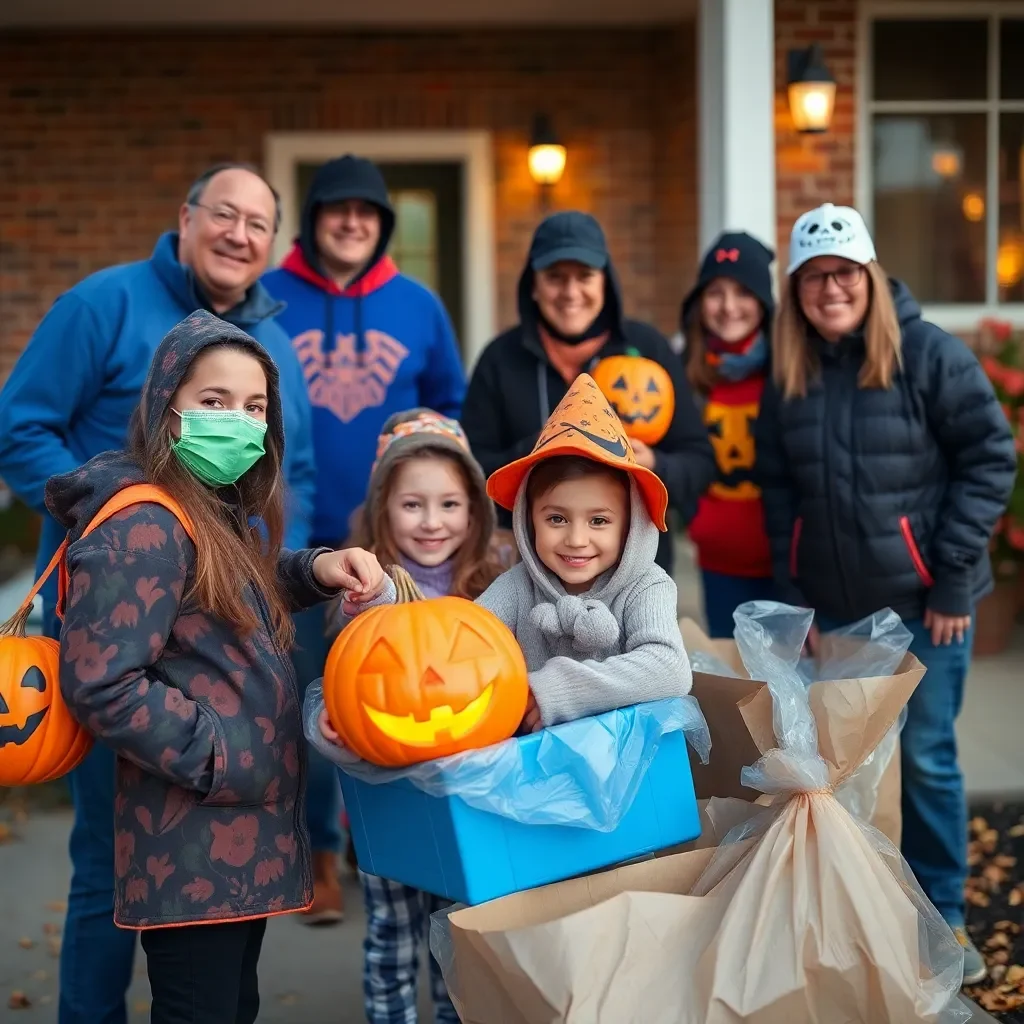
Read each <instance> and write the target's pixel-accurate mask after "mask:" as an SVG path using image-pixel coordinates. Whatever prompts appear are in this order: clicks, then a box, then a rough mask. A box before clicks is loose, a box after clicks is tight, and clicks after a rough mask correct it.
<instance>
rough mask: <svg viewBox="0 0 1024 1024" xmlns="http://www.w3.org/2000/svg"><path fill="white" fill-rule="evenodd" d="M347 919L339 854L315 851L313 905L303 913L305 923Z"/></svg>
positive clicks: (317, 923)
mask: <svg viewBox="0 0 1024 1024" xmlns="http://www.w3.org/2000/svg"><path fill="white" fill-rule="evenodd" d="M344 920H345V900H344V897H343V895H342V892H341V883H340V882H339V881H338V855H337V854H336V853H334V852H333V851H331V850H314V851H313V905H312V906H311V907H310V908H309V910H307V911H306V912H305V913H304V914H303V915H302V921H303V924H311V925H324V924H339V923H340V922H341V921H344Z"/></svg>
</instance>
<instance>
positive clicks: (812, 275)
mask: <svg viewBox="0 0 1024 1024" xmlns="http://www.w3.org/2000/svg"><path fill="white" fill-rule="evenodd" d="M863 276H864V268H863V267H862V266H861V265H860V264H859V263H851V264H850V265H848V266H845V267H840V268H839V269H838V270H829V271H825V272H821V271H808V272H807V273H806V274H799V275H797V284H799V285H800V287H801V288H804V289H806V290H807V291H809V292H820V291H821V290H822V289H823V288H824V287H825V285H827V284H828V279H829V278H832V280H833V281H835V283H836V284H837V285H839V287H840V288H853V287H855V286H856V285H857V284H858V283H859V282H860V279H861V278H862V277H863Z"/></svg>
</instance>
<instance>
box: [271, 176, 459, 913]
mask: <svg viewBox="0 0 1024 1024" xmlns="http://www.w3.org/2000/svg"><path fill="white" fill-rule="evenodd" d="M394 229H395V214H394V210H393V209H392V207H391V201H390V199H389V198H388V189H387V185H386V184H385V182H384V177H383V175H382V174H381V172H380V170H379V168H378V167H376V165H374V164H373V163H372V162H371V161H369V160H364V159H361V158H359V157H355V156H344V157H341V158H340V159H337V160H331V161H329V162H328V163H326V164H324V165H323V166H322V167H321V168H319V170H318V171H317V173H316V175H315V177H314V178H313V181H312V183H311V185H310V189H309V194H308V195H307V196H306V199H305V203H304V206H303V210H302V223H301V233H300V235H299V239H298V241H297V243H296V244H295V246H294V248H293V249H292V251H291V252H290V253H289V254H288V255H287V257H285V259H284V262H283V263H282V264H281V266H280V267H279V268H278V269H277V270H272V271H270V272H269V273H268V274H267V275H266V276H265V277H264V278H263V283H264V284H265V285H266V286H267V289H268V290H269V291H270V292H271V294H273V295H274V296H276V297H277V298H278V299H283V300H284V301H285V302H286V303H287V308H286V309H285V311H284V313H283V314H282V315H281V316H280V317H279V318H278V319H279V322H280V323H281V324H282V326H283V327H284V328H285V330H287V332H288V333H289V334H290V335H291V339H292V345H293V346H294V348H295V351H296V353H298V357H299V360H300V361H301V363H302V369H303V371H304V373H305V376H306V383H307V386H308V388H309V397H310V401H311V402H312V405H313V446H314V449H315V451H316V464H317V488H316V510H315V512H314V515H313V527H312V535H311V538H310V539H311V542H313V543H318V544H319V543H322V544H324V545H327V546H329V547H335V546H337V545H338V544H340V543H341V541H342V540H343V539H344V538H345V537H346V536H347V535H348V532H349V519H350V517H351V515H352V513H353V511H355V509H356V508H357V507H358V506H359V505H361V504H362V502H363V500H364V498H365V497H366V489H367V487H368V485H369V482H370V469H371V467H372V466H373V461H374V459H375V458H376V455H377V438H378V437H379V436H380V434H381V432H382V429H383V427H384V424H385V423H386V422H387V420H388V419H389V418H390V417H391V416H392V415H393V414H394V413H396V412H403V411H405V410H406V409H412V408H417V407H421V406H425V407H427V408H430V409H434V410H436V411H437V412H439V413H441V414H443V415H445V416H451V417H455V418H457V417H458V415H459V412H460V410H461V408H462V399H463V396H464V395H465V391H466V384H465V374H464V371H463V368H462V362H461V359H460V357H459V350H458V347H457V345H456V341H455V335H454V332H453V330H452V325H451V321H450V320H449V318H448V314H447V313H446V312H445V309H444V306H443V305H442V303H441V301H440V299H439V298H438V297H437V296H436V295H434V293H433V292H431V291H430V290H429V289H427V288H424V287H423V286H422V285H420V284H417V283H416V282H415V281H413V280H412V279H411V278H409V277H406V276H405V275H404V274H401V273H400V272H399V270H398V267H397V266H396V265H395V263H394V261H393V260H392V259H391V258H390V257H389V256H388V255H387V248H388V243H389V242H390V241H391V236H392V234H393V233H394ZM296 630H297V637H296V639H297V646H298V650H299V652H300V653H299V657H301V658H302V659H304V664H303V667H302V671H301V672H300V675H301V676H304V677H306V676H308V677H309V678H313V677H315V676H318V675H321V674H322V673H323V665H324V661H325V660H326V657H327V641H326V639H325V636H324V619H323V612H322V611H318V610H316V609H314V610H312V611H310V612H306V613H304V614H303V615H300V616H296ZM307 792H308V803H307V808H308V813H307V821H308V822H309V828H310V842H311V843H312V846H313V864H314V883H315V884H314V892H315V896H314V900H313V906H312V908H311V909H310V912H309V913H308V914H307V917H306V920H307V921H308V922H309V923H310V924H316V923H321V922H329V921H331V920H337V919H338V917H339V916H340V909H341V903H340V901H341V889H340V887H339V886H338V881H337V851H338V849H339V848H340V845H341V832H340V829H339V827H338V810H339V808H340V791H339V788H338V781H337V777H336V774H335V771H334V769H333V767H332V766H331V765H330V764H329V763H328V762H327V761H325V760H324V759H323V758H321V757H320V756H319V755H318V754H315V753H314V752H312V751H311V752H310V764H309V775H308V787H307Z"/></svg>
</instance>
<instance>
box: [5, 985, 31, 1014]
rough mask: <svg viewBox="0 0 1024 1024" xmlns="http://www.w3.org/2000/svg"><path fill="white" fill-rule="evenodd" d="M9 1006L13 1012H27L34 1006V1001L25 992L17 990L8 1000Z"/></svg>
mask: <svg viewBox="0 0 1024 1024" xmlns="http://www.w3.org/2000/svg"><path fill="white" fill-rule="evenodd" d="M7 1005H8V1007H9V1008H10V1009H12V1010H27V1009H28V1008H29V1007H30V1006H31V1005H32V1001H31V1000H30V999H29V997H28V996H27V995H25V993H24V992H21V991H19V990H18V989H15V990H14V991H13V992H12V993H11V995H10V998H9V999H8V1000H7Z"/></svg>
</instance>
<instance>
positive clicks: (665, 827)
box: [340, 732, 700, 904]
mask: <svg viewBox="0 0 1024 1024" xmlns="http://www.w3.org/2000/svg"><path fill="white" fill-rule="evenodd" d="M539 741H540V735H539V734H537V733H534V734H533V735H531V736H525V737H523V738H521V739H519V740H517V742H518V743H522V744H533V745H536V744H537V743H539ZM523 760H524V763H534V764H535V758H531V757H530V751H529V750H523ZM538 771H539V769H538ZM340 775H341V788H342V792H343V794H344V797H345V809H346V810H347V812H348V816H349V823H350V825H349V827H350V829H351V833H352V842H353V844H354V845H355V849H356V855H357V856H358V859H359V866H360V867H361V868H362V869H363V870H364V871H367V872H369V873H371V874H374V875H380V876H382V877H384V878H390V879H392V880H394V881H397V882H404V883H405V884H406V885H411V886H413V887H414V888H416V889H422V890H424V891H426V892H430V893H434V894H435V895H437V896H442V897H445V898H446V899H450V900H454V901H456V902H459V903H467V904H475V903H484V902H486V901H487V900H493V899H497V898H498V897H499V896H507V895H508V894H509V893H513V892H521V891H522V890H523V889H532V888H534V887H536V886H539V885H547V884H548V883H549V882H559V881H562V880H563V879H566V878H572V877H573V876H575V875H582V874H587V873H588V872H591V871H596V870H598V869H600V868H604V867H608V866H609V865H611V864H617V863H620V862H621V861H626V860H631V859H633V858H636V857H641V856H643V855H644V854H648V853H653V852H654V851H656V850H662V849H664V848H665V847H667V846H674V845H675V844H677V843H684V842H688V841H689V840H691V839H696V838H697V836H699V835H700V821H699V817H698V814H697V800H696V797H695V796H694V791H693V780H692V778H691V775H690V760H689V757H688V755H687V749H686V739H685V737H684V735H683V733H682V732H672V733H668V734H667V735H665V736H663V737H662V738H661V742H660V745H659V748H658V752H657V754H656V755H655V757H654V759H653V760H652V762H651V764H650V767H649V768H648V770H647V773H646V775H645V776H644V779H643V782H642V783H641V785H640V789H639V791H638V792H637V795H636V798H635V799H634V801H633V804H632V806H631V807H630V808H629V810H628V811H627V812H626V813H625V814H624V815H623V816H622V819H621V821H620V822H619V825H618V827H617V828H616V829H614V830H613V831H611V832H599V831H597V830H595V829H588V828H579V827H576V826H572V825H524V824H522V823H521V822H517V821H512V820H511V819H509V818H505V817H502V816H500V815H498V814H493V813H490V812H488V811H483V810H478V809H476V808H474V807H471V806H469V804H467V803H466V802H465V801H464V800H462V799H461V798H460V797H454V796H448V797H436V796H429V795H428V794H426V793H424V792H423V791H422V790H420V789H417V788H416V787H415V786H414V785H413V784H412V783H411V782H409V781H408V780H407V779H401V780H398V781H396V782H388V783H377V784H374V783H368V782H362V781H361V780H359V779H355V778H353V777H352V776H350V775H347V774H346V773H345V772H344V771H342V772H340Z"/></svg>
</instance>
